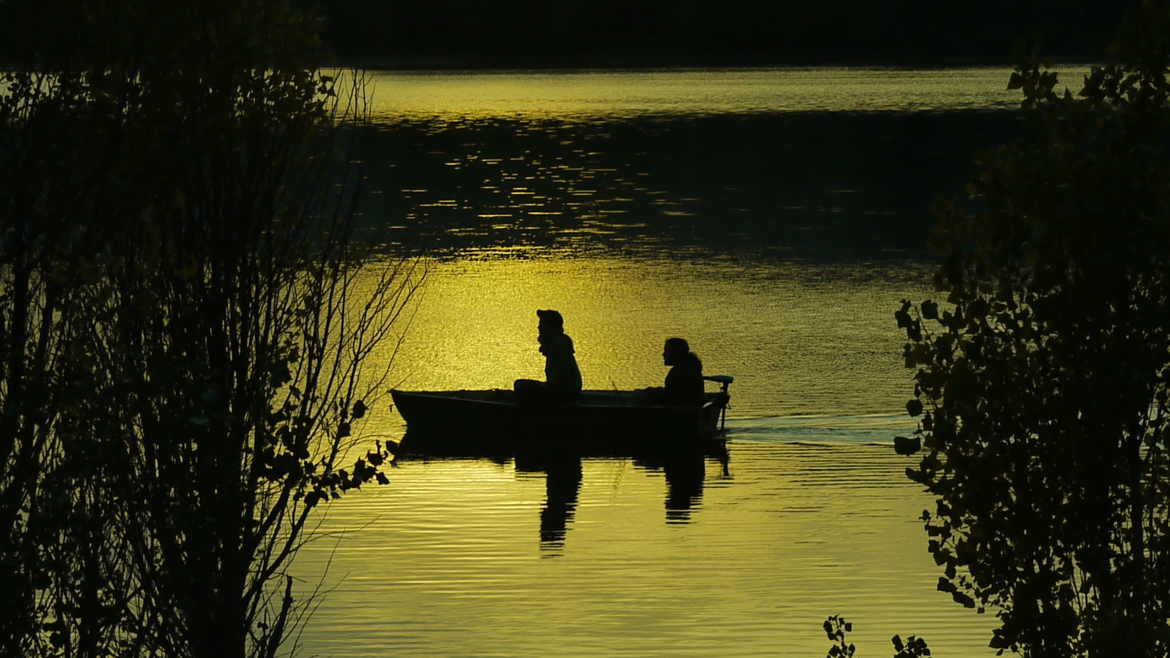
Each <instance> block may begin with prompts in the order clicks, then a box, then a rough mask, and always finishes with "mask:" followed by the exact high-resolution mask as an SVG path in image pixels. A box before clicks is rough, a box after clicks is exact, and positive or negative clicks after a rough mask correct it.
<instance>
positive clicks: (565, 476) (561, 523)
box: [540, 455, 581, 548]
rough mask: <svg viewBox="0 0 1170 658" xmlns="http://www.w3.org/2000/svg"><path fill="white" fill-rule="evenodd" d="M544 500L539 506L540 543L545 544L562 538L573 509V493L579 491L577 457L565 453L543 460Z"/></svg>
mask: <svg viewBox="0 0 1170 658" xmlns="http://www.w3.org/2000/svg"><path fill="white" fill-rule="evenodd" d="M545 473H546V474H547V475H546V479H545V492H546V495H547V498H546V500H545V505H544V509H542V510H540V543H541V546H543V547H546V548H549V547H553V546H558V545H561V544H563V543H564V541H565V532H566V531H567V530H568V527H569V522H570V521H572V520H573V513H574V512H575V511H576V510H577V494H578V492H580V491H581V458H580V457H578V456H575V455H565V456H560V457H556V458H553V459H550V460H549V461H548V462H547V463H546V464H545Z"/></svg>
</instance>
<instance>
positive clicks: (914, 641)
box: [823, 615, 931, 658]
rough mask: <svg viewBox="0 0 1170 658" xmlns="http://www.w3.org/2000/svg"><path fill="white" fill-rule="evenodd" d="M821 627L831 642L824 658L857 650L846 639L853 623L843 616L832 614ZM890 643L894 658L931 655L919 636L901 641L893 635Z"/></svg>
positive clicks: (844, 656) (837, 657) (841, 657)
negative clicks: (892, 647) (894, 652)
mask: <svg viewBox="0 0 1170 658" xmlns="http://www.w3.org/2000/svg"><path fill="white" fill-rule="evenodd" d="M823 628H824V630H825V636H826V637H827V638H829V641H830V642H832V643H833V645H832V646H830V647H829V652H828V653H827V654H825V658H852V656H853V655H854V654H855V653H856V652H857V647H855V646H854V645H853V643H852V642H849V641H848V639H847V634H848V633H851V632H853V624H852V623H850V622H848V621H845V618H844V617H840V616H838V615H832V616H830V617H829V618H828V619H826V620H825V623H824V625H823ZM890 643H891V644H893V645H894V651H896V652H897V653H896V654H894V658H923V657H924V656H930V655H931V653H930V647H928V646H927V645H926V640H924V639H922V638H920V637H915V636H913V635H911V636H910V637H908V638H906V640H905V641H903V640H902V638H901V636H899V635H895V636H894V637H892V638H890Z"/></svg>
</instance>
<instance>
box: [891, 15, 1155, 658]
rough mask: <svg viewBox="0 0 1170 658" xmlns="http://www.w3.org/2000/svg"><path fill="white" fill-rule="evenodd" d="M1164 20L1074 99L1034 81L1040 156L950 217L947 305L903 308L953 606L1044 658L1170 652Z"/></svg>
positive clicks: (934, 519) (1146, 20) (1018, 164)
mask: <svg viewBox="0 0 1170 658" xmlns="http://www.w3.org/2000/svg"><path fill="white" fill-rule="evenodd" d="M1168 65H1170V9H1168V8H1167V7H1166V6H1165V3H1161V2H1158V3H1154V2H1147V3H1144V6H1143V8H1142V10H1141V11H1140V12H1138V13H1136V14H1135V15H1134V16H1133V17H1131V20H1130V21H1128V22H1127V23H1126V27H1125V28H1124V29H1123V30H1122V32H1121V34H1120V37H1119V39H1118V41H1117V46H1116V47H1115V49H1114V51H1113V52H1112V55H1111V63H1109V64H1108V65H1106V66H1103V67H1100V68H1095V69H1093V71H1092V73H1091V74H1090V75H1089V76H1087V79H1086V80H1085V85H1084V90H1083V91H1082V92H1081V94H1080V97H1079V98H1074V97H1073V96H1072V95H1070V94H1069V93H1068V92H1067V91H1066V92H1065V93H1064V94H1059V93H1057V90H1056V83H1057V79H1056V75H1055V74H1054V73H1051V72H1049V71H1047V70H1045V69H1044V68H1042V67H1039V66H1036V65H1026V66H1021V67H1020V68H1019V69H1018V70H1017V71H1016V72H1015V73H1014V74H1013V75H1012V78H1011V81H1010V87H1012V88H1019V89H1022V90H1023V92H1024V103H1023V104H1024V108H1025V110H1026V114H1027V115H1028V116H1029V120H1030V121H1032V122H1033V133H1032V135H1033V136H1032V138H1030V139H1027V140H1025V141H1024V142H1023V143H1021V144H1018V145H1014V146H1006V147H1003V148H1000V149H998V150H995V151H992V152H990V153H988V154H986V156H985V157H984V159H983V161H982V170H981V173H980V175H979V176H978V178H977V179H976V180H975V181H974V182H973V183H972V184H971V186H970V193H971V194H972V196H973V197H974V200H975V201H976V202H977V205H978V209H977V210H975V211H974V212H967V211H963V210H961V209H959V208H958V207H950V208H948V209H946V210H945V211H944V213H943V216H942V231H941V233H940V240H941V244H942V245H943V246H944V247H945V261H944V262H943V264H942V266H941V267H940V269H939V271H938V273H937V277H936V282H937V285H938V287H939V289H940V290H942V291H945V292H946V293H947V298H946V303H944V304H942V305H940V304H936V303H934V302H931V301H926V302H923V303H921V304H918V305H913V304H910V303H909V302H904V303H903V304H902V308H901V309H900V310H899V311H898V312H897V320H898V325H899V326H900V327H901V328H902V329H904V330H905V332H906V336H907V338H908V339H909V342H908V343H907V345H906V347H905V360H906V365H907V367H910V368H914V369H916V370H917V373H916V375H915V396H914V399H912V400H910V402H909V403H908V404H907V409H908V411H909V413H910V415H912V416H914V417H917V418H919V419H920V423H919V428H918V430H917V436H916V437H914V438H912V439H907V438H900V439H898V440H896V444H897V446H898V447H899V448H900V450H901V451H903V452H912V451H915V450H916V449H918V447H919V441H921V446H922V447H923V448H924V449H925V450H926V453H925V456H924V457H923V458H922V460H921V462H920V463H919V464H918V466H917V467H916V468H912V469H908V471H907V472H908V475H909V476H910V478H911V479H913V480H914V481H916V482H919V483H922V484H923V485H925V486H926V488H927V490H928V491H929V492H931V493H932V494H934V495H935V496H936V497H937V509H936V510H935V511H933V512H931V513H924V515H923V518H924V521H925V526H926V530H927V533H928V535H929V537H930V540H929V550H930V552H931V553H932V555H933V556H934V559H935V561H936V562H937V563H938V564H939V565H940V566H942V567H943V569H944V572H945V573H944V575H943V577H941V578H940V579H939V583H938V587H939V589H940V590H942V591H944V592H949V593H951V594H952V596H953V597H954V599H955V600H956V601H958V602H960V603H962V604H963V605H965V606H967V607H972V608H975V607H978V608H979V609H980V610H984V609H988V610H992V611H994V612H995V613H996V614H997V615H998V616H999V619H1000V622H1001V624H1000V627H999V628H997V629H996V630H995V633H994V638H993V640H992V646H993V647H998V648H1000V649H1010V650H1019V651H1022V652H1023V653H1024V654H1025V655H1033V656H1073V655H1089V656H1116V655H1127V656H1164V655H1166V654H1167V652H1168V651H1170V630H1168V629H1170V627H1168V625H1167V622H1168V621H1170V508H1168V506H1167V501H1168V500H1170V497H1168V496H1170V462H1168V455H1167V438H1168V432H1170V428H1168V427H1167V420H1168V417H1167V414H1170V402H1168V400H1170V248H1168V247H1170V85H1168V84H1167V77H1166V76H1167V71H1168Z"/></svg>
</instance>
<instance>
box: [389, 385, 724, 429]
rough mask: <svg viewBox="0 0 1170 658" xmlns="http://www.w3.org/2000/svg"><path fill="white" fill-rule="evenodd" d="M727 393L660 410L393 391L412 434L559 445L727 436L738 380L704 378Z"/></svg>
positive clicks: (631, 402) (612, 397)
mask: <svg viewBox="0 0 1170 658" xmlns="http://www.w3.org/2000/svg"><path fill="white" fill-rule="evenodd" d="M704 379H706V380H708V381H713V382H716V383H718V384H720V385H721V386H722V390H720V391H718V392H707V393H705V394H704V401H703V404H702V405H693V406H679V405H668V404H662V403H661V402H660V401H658V400H657V399H656V397H655V396H654V395H652V394H651V393H649V392H647V391H645V390H642V391H603V390H586V391H582V392H581V394H580V396H579V397H578V398H577V399H576V400H575V401H573V402H571V403H565V404H533V405H526V404H518V403H517V401H516V394H515V393H514V392H513V391H510V390H504V389H490V390H460V391H401V390H392V391H390V394H391V396H392V397H393V398H394V405H395V407H396V408H397V409H398V413H400V414H401V415H402V418H403V419H404V420H405V421H406V427H407V435H408V437H409V436H412V435H413V436H418V435H420V434H424V435H427V436H428V437H432V438H433V437H436V436H448V437H463V438H464V439H466V440H472V441H477V440H482V439H483V438H485V437H507V438H518V439H526V440H540V441H544V440H557V439H566V438H574V439H615V440H616V439H619V438H620V439H623V440H625V439H629V438H643V439H647V440H650V439H667V440H678V439H710V438H717V437H718V436H719V435H720V434H721V433H722V431H723V423H724V419H725V415H726V412H727V405H728V402H729V401H730V400H731V396H730V395H729V394H728V392H727V389H728V387H729V386H730V384H731V382H732V381H734V380H733V378H732V377H730V376H727V375H712V376H709V377H704Z"/></svg>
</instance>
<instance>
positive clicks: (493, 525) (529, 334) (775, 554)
mask: <svg viewBox="0 0 1170 658" xmlns="http://www.w3.org/2000/svg"><path fill="white" fill-rule="evenodd" d="M1006 79H1007V71H1006V70H1002V69H967V70H961V71H904V70H893V69H888V70H887V69H883V70H870V69H831V70H823V69H822V70H814V69H799V70H749V71H722V72H720V71H653V72H646V71H642V72H604V73H602V72H580V73H571V74H561V73H548V72H511V73H474V74H470V73H442V74H424V73H379V74H377V75H376V76H375V82H376V83H377V87H376V88H377V94H378V95H377V96H376V97H375V103H374V107H375V111H376V113H377V116H378V120H379V121H380V122H382V124H381V125H382V131H381V132H380V133H379V134H378V136H377V138H376V139H375V140H374V143H371V144H370V145H369V146H370V152H369V153H367V154H366V158H367V165H368V167H369V169H370V187H371V189H372V190H373V191H374V193H375V194H374V196H373V199H374V201H373V203H371V204H370V205H369V206H368V207H367V208H366V217H367V219H368V220H369V227H368V232H367V233H366V235H367V237H369V238H370V239H373V240H376V241H379V242H380V243H382V244H383V245H384V247H385V248H386V250H387V251H398V250H402V249H413V250H416V251H418V252H423V253H427V254H429V255H430V257H431V258H432V259H433V260H432V261H431V270H430V276H429V281H428V284H427V287H426V292H425V296H424V298H423V300H422V304H421V306H420V307H419V309H418V313H417V315H416V316H414V318H413V323H412V324H411V326H410V328H409V331H408V332H407V334H406V336H405V341H404V342H403V343H402V345H401V349H400V351H399V352H398V354H397V360H396V362H395V364H394V370H393V379H392V381H391V382H390V384H391V385H395V386H399V387H402V388H409V389H447V388H491V387H500V388H507V387H509V386H510V385H511V382H512V380H513V379H515V378H517V377H539V376H540V375H541V372H542V361H541V357H540V355H539V354H538V353H537V350H536V342H535V325H536V322H535V321H536V317H535V314H534V310H535V309H537V308H556V309H559V310H560V311H561V312H562V313H563V314H564V317H565V321H566V330H567V331H568V333H569V334H570V335H572V336H573V339H574V341H575V343H576V346H577V350H578V353H577V357H578V360H579V362H580V364H581V369H582V373H583V375H584V379H585V383H586V386H588V387H593V388H634V387H642V386H649V385H655V384H660V383H661V381H662V377H663V376H664V374H665V371H666V369H665V367H664V366H663V365H662V363H661V357H660V354H661V345H662V341H663V339H664V338H666V337H668V336H673V335H679V336H683V337H685V338H687V339H688V340H690V341H691V344H692V346H693V348H694V349H695V350H696V351H697V352H698V353H699V355H700V356H701V358H702V359H703V361H704V364H705V370H706V371H707V373H708V374H714V373H727V374H731V375H734V376H735V377H736V382H735V384H734V385H733V386H732V408H731V411H730V413H729V421H728V426H729V430H730V431H729V437H730V443H729V455H730V458H729V461H728V463H727V464H726V467H725V466H724V465H723V464H721V463H719V462H718V461H717V460H715V459H707V460H706V461H703V462H701V463H699V464H698V471H697V472H699V473H702V477H696V470H695V468H694V467H695V464H694V463H683V464H678V463H650V462H647V461H637V460H634V459H633V458H606V459H599V458H595V459H585V460H584V461H582V462H581V463H580V464H579V465H578V464H576V463H572V462H571V461H570V463H567V464H559V465H547V464H544V465H542V464H532V463H529V462H526V461H521V462H517V461H514V460H511V459H505V460H500V461H492V460H487V459H455V460H424V459H416V458H405V459H404V460H403V461H402V463H401V466H400V467H399V468H398V469H397V470H395V471H394V472H392V473H391V479H392V483H391V485H390V486H387V487H381V488H373V489H369V490H365V491H362V492H360V493H357V494H354V495H349V496H347V497H346V498H345V499H344V500H342V501H341V502H339V503H331V504H330V505H329V508H330V512H329V518H328V519H327V521H326V522H325V524H324V526H323V530H324V531H326V532H327V533H331V534H329V535H327V536H326V537H324V538H322V539H321V540H319V541H317V542H316V543H314V544H312V545H310V546H309V547H308V548H307V549H306V550H305V551H304V552H303V553H302V555H301V559H300V561H299V563H298V565H297V574H298V575H299V576H300V578H301V579H302V582H303V583H305V584H310V585H311V584H314V583H316V582H317V581H318V579H319V578H320V577H321V573H322V571H323V570H324V566H325V564H326V563H327V562H328V561H329V560H330V558H331V559H332V569H331V570H330V571H329V573H328V574H327V575H326V576H325V581H326V582H327V583H328V584H331V585H335V586H336V587H335V589H334V590H333V591H332V592H330V593H329V594H328V595H327V596H326V598H325V599H324V602H323V604H322V607H321V608H320V609H319V610H318V612H317V614H316V616H315V617H314V619H313V621H312V623H311V625H310V626H309V628H308V629H307V632H306V635H305V637H304V640H305V653H307V654H309V655H322V656H371V655H372V656H378V655H392V654H393V655H435V656H448V655H476V656H545V655H577V656H601V655H627V656H646V655H668V656H759V655H780V656H790V655H791V656H821V655H824V653H825V651H826V649H827V647H828V642H827V641H826V640H825V639H824V635H823V633H822V632H821V631H820V624H821V622H823V620H824V618H825V617H826V616H828V615H830V614H842V615H844V616H845V617H846V618H848V619H850V620H851V621H853V622H854V624H855V631H854V633H853V634H852V636H851V637H852V640H853V641H854V642H856V643H857V644H858V646H859V648H860V651H861V652H862V653H861V654H860V655H867V656H881V655H891V654H892V653H893V652H892V650H891V648H890V644H889V637H890V636H892V635H893V634H895V633H899V634H902V635H903V636H905V635H907V634H911V633H914V634H920V635H923V636H925V637H926V638H927V639H928V640H929V642H930V644H931V647H932V648H933V649H934V651H935V655H943V656H951V657H956V656H958V657H960V658H961V657H964V656H989V655H992V653H991V651H990V650H988V649H987V648H986V644H987V640H988V638H989V631H990V629H991V628H992V627H993V625H994V619H993V618H989V617H987V616H983V617H980V616H977V615H974V614H973V613H971V612H970V611H967V610H964V609H962V608H960V607H958V606H957V605H955V604H954V603H953V602H951V601H950V600H949V597H948V596H947V595H945V594H941V593H939V592H937V591H936V590H935V585H936V581H937V578H938V576H939V573H940V572H939V570H938V568H937V567H936V566H935V565H934V564H933V561H932V560H931V559H930V557H929V555H928V554H927V552H926V537H925V535H924V533H923V532H922V529H921V525H920V522H919V521H918V520H917V519H918V517H919V515H920V513H921V511H922V510H923V509H926V508H931V507H933V503H932V501H930V500H929V498H928V497H926V496H925V495H924V494H923V493H922V492H921V491H919V489H918V488H917V487H916V486H915V485H913V484H911V483H910V482H909V481H908V480H907V479H906V477H905V475H904V470H905V468H906V467H907V466H910V465H912V464H913V463H914V462H913V460H911V459H908V458H905V457H900V456H897V455H895V454H894V453H893V450H892V448H891V445H890V443H891V439H892V437H893V436H894V435H896V434H900V433H905V432H908V431H911V430H912V429H913V422H912V419H910V418H908V417H906V415H905V411H904V405H905V402H906V399H907V398H908V397H909V396H910V394H911V392H912V382H911V381H910V375H911V374H912V373H910V372H909V371H907V370H906V369H905V368H904V367H903V361H902V356H901V348H902V342H903V340H902V337H901V336H900V335H899V333H898V331H897V329H896V326H895V323H894V320H893V312H894V310H895V309H896V308H897V305H898V302H899V301H900V300H901V299H902V298H911V299H916V300H921V299H923V298H926V297H930V296H933V295H934V293H933V292H932V291H931V289H930V285H929V275H930V272H931V271H932V266H931V264H930V263H929V262H928V261H927V260H925V259H924V258H923V252H922V250H921V245H922V239H921V238H922V235H923V234H924V232H925V229H926V226H927V223H926V221H925V220H924V215H925V209H926V207H927V206H928V205H929V203H930V201H931V199H932V197H933V196H934V195H935V194H936V193H940V190H941V191H943V192H945V191H946V190H947V189H952V188H953V189H958V188H959V183H960V182H961V180H962V176H963V175H964V172H965V171H966V169H965V166H966V163H967V162H968V161H969V158H970V154H971V151H972V149H974V148H975V147H976V146H979V145H981V144H986V143H987V140H990V139H992V137H993V134H994V133H996V131H998V130H1001V129H1002V128H1003V127H1004V126H1005V125H1011V121H1012V119H1011V118H1010V116H1008V117H1007V118H1004V116H1003V115H1005V113H1002V112H1000V110H1002V109H1004V108H1006V107H1009V106H1013V105H1014V103H1015V102H1016V101H1017V100H1018V99H1017V98H1016V97H1014V95H1013V94H1009V93H1007V92H1006V91H1005V90H1004V87H1005V85H1006ZM1066 79H1068V80H1074V79H1075V76H1071V77H1068V78H1066ZM922 110H928V111H929V112H928V113H922V112H921V111H922ZM970 110H976V111H977V112H976V113H975V114H977V115H979V116H975V114H972V113H970V112H969V111H970ZM906 112H917V113H912V114H906ZM997 112H998V113H999V114H996V113H997ZM936 113H937V116H936ZM948 113H950V114H948ZM983 113H987V114H988V117H991V116H992V115H994V118H990V119H989V118H988V117H984V116H982V114H983ZM989 121H990V122H989ZM989 127H990V128H989ZM985 133H986V134H985ZM379 358H380V359H383V360H384V359H386V358H388V354H385V353H384V354H381V355H380V357H379ZM387 402H388V401H385V400H383V401H381V402H380V403H379V404H378V405H377V406H375V407H374V409H373V410H372V413H371V414H370V416H369V418H368V419H367V421H366V422H365V424H364V425H363V426H361V427H359V428H355V429H357V430H358V431H360V432H363V433H364V435H365V436H367V437H369V438H373V437H378V438H390V439H397V438H401V436H402V434H403V426H402V421H401V418H400V417H399V416H398V415H397V413H396V412H394V411H393V410H392V409H389V408H388V404H387ZM725 468H726V470H725ZM339 535H343V536H344V540H343V541H340V542H336V541H335V538H336V537H337V536H339Z"/></svg>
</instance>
